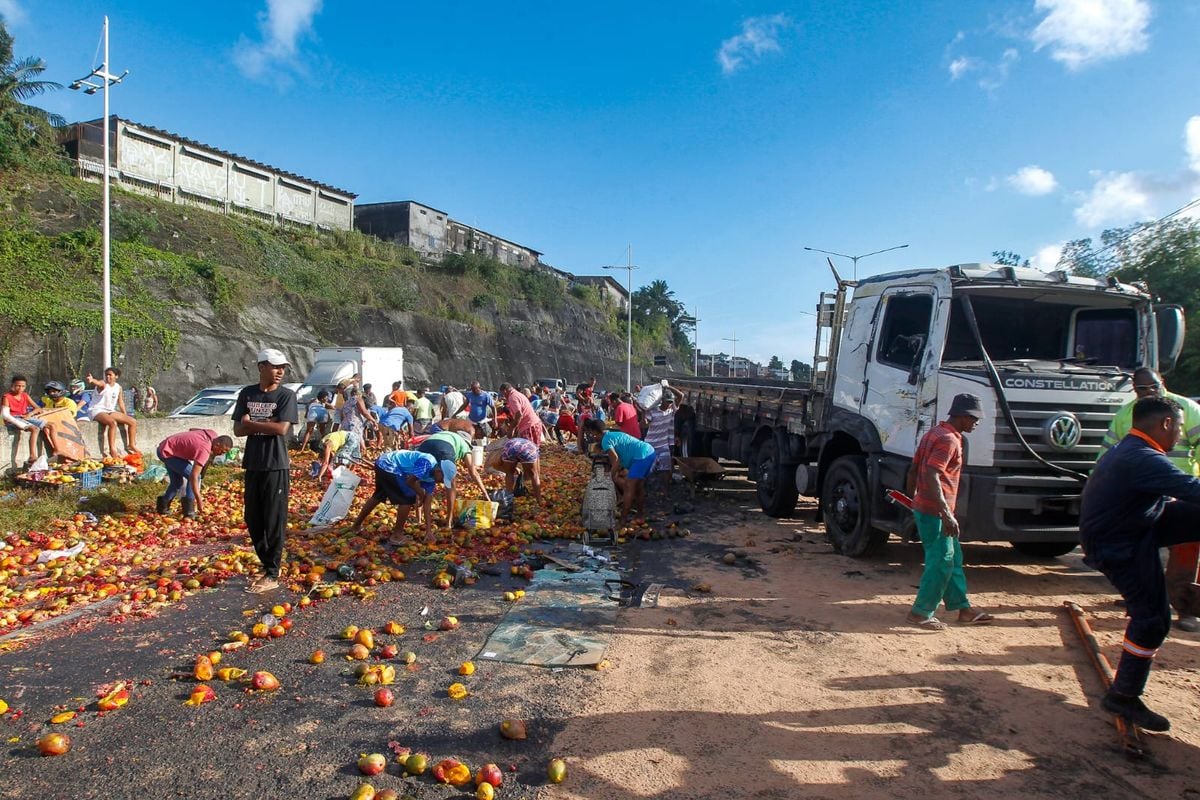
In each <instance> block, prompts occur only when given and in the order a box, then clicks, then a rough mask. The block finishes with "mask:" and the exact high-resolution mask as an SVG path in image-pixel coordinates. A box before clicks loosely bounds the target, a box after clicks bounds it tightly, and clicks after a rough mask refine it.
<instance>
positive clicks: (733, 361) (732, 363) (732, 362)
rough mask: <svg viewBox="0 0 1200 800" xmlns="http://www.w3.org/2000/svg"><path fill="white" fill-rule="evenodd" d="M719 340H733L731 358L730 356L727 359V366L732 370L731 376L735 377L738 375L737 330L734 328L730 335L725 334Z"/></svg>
mask: <svg viewBox="0 0 1200 800" xmlns="http://www.w3.org/2000/svg"><path fill="white" fill-rule="evenodd" d="M721 341H723V342H733V358H731V359H730V360H729V368H730V369H731V370H732V371H733V377H735V378H736V377H737V376H738V374H737V343H738V337H737V330H736V329H735V330H734V332H733V336H732V337H729V336H726V337H725V338H724V339H722V340H721Z"/></svg>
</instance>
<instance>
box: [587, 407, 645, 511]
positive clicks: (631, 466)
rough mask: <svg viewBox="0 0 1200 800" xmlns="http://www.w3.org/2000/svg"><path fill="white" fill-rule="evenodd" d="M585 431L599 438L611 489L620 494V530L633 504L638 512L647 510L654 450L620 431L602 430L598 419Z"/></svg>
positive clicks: (589, 423)
mask: <svg viewBox="0 0 1200 800" xmlns="http://www.w3.org/2000/svg"><path fill="white" fill-rule="evenodd" d="M584 430H586V431H587V432H588V433H590V434H592V435H593V436H596V437H598V438H599V439H600V450H601V452H604V453H607V454H608V458H609V464H610V466H611V472H612V478H613V485H614V486H616V487H617V491H618V492H620V494H621V522H620V525H621V527H622V528H623V527H625V523H626V522H627V521H628V519H629V512H630V511H631V510H632V509H633V507H634V505H635V504H636V505H637V507H638V509H639V510H640V511H643V512H644V511H645V510H646V478H647V477H649V475H650V473H651V471H653V469H654V448H653V447H652V446H651V445H650V444H648V443H647V442H643V441H642V440H641V439H635V438H634V437H632V436H630V435H629V434H628V433H625V432H623V431H609V430H605V427H604V423H603V422H601V421H600V420H598V419H589V420H588V421H587V422H586V423H584Z"/></svg>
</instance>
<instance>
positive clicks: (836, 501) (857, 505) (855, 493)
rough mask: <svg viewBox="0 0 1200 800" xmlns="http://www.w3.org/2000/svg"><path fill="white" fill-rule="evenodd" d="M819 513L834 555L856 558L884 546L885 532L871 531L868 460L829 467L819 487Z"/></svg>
mask: <svg viewBox="0 0 1200 800" xmlns="http://www.w3.org/2000/svg"><path fill="white" fill-rule="evenodd" d="M821 511H822V514H823V516H824V519H825V533H826V535H828V537H829V543H830V544H832V545H833V550H834V552H836V553H841V554H842V555H844V556H850V557H851V558H859V557H861V556H866V555H870V554H871V553H873V552H876V551H878V550H879V549H880V548H882V547H883V545H884V543H886V542H887V539H888V534H887V532H886V531H880V530H876V529H875V528H873V527H871V498H870V493H869V489H868V488H867V460H866V459H865V458H863V457H862V456H842V457H840V458H837V459H835V460H834V462H833V463H832V464H830V465H829V472H828V473H826V475H825V480H824V482H823V483H822V485H821Z"/></svg>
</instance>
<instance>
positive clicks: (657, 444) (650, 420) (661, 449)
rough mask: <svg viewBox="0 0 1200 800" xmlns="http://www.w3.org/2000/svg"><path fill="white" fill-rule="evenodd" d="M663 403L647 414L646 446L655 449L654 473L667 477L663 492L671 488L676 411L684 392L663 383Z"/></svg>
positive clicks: (664, 481)
mask: <svg viewBox="0 0 1200 800" xmlns="http://www.w3.org/2000/svg"><path fill="white" fill-rule="evenodd" d="M662 387H663V393H662V402H661V403H659V404H658V406H657V407H656V408H652V409H650V410H649V411H647V412H646V414H645V416H646V444H648V445H650V446H651V447H653V448H654V471H655V472H661V473H662V474H663V475H665V476H666V477H665V479H664V480H663V492H666V491H667V490H668V489H670V488H671V445H673V444H675V411H676V410H677V409H678V403H680V402H681V401H682V400H683V392H681V391H679V390H678V389H676V388H675V387H674V386H668V385H667V382H666V381H665V380H664V381H663V382H662Z"/></svg>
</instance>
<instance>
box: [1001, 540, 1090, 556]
mask: <svg viewBox="0 0 1200 800" xmlns="http://www.w3.org/2000/svg"><path fill="white" fill-rule="evenodd" d="M1012 546H1013V549H1014V550H1016V551H1017V552H1018V553H1021V554H1022V555H1026V556H1032V557H1033V558H1057V557H1058V556H1065V555H1066V554H1067V553H1069V552H1071V551H1072V550H1074V549H1075V548H1076V547H1079V542H1013V543H1012Z"/></svg>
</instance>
